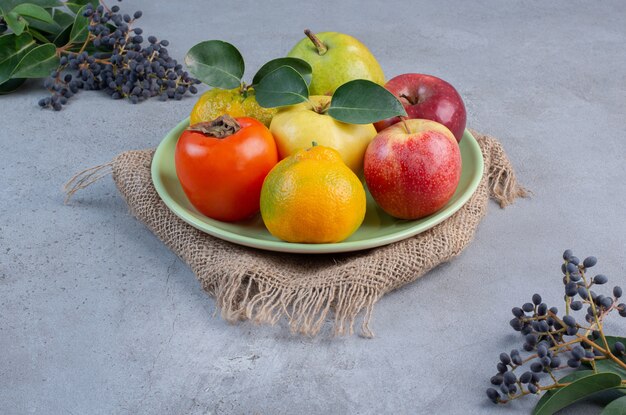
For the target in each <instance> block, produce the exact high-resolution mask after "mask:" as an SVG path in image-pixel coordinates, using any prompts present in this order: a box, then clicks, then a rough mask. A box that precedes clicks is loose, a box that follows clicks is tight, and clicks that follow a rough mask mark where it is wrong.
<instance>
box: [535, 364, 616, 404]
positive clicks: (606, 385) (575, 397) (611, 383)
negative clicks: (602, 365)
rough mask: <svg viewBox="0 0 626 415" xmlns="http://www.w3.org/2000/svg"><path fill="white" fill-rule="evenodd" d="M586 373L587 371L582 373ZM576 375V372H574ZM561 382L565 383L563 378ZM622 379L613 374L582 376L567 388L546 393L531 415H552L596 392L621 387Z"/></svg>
mask: <svg viewBox="0 0 626 415" xmlns="http://www.w3.org/2000/svg"><path fill="white" fill-rule="evenodd" d="M584 372H587V371H584ZM575 373H578V372H575ZM562 381H564V382H567V380H565V378H563V379H562ZM621 382H622V379H621V378H620V377H619V376H618V375H616V374H615V373H597V374H594V373H593V372H591V374H589V375H587V376H582V377H580V378H578V379H576V380H573V381H571V383H570V384H569V385H568V386H564V387H562V388H558V389H554V390H550V391H548V392H546V393H545V394H544V395H543V396H542V397H541V399H540V400H539V402H537V406H535V409H534V410H533V415H552V414H554V413H555V412H556V411H559V410H561V409H563V408H565V407H567V406H569V405H571V404H573V403H574V402H577V401H579V400H581V399H583V398H586V397H588V396H590V395H593V394H594V393H596V392H600V391H605V390H609V389H613V388H615V387H618V386H620V385H621Z"/></svg>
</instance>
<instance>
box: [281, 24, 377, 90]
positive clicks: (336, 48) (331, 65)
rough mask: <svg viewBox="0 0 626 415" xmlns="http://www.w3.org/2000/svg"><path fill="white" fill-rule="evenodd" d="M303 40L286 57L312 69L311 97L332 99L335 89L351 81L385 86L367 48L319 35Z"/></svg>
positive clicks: (353, 41)
mask: <svg viewBox="0 0 626 415" xmlns="http://www.w3.org/2000/svg"><path fill="white" fill-rule="evenodd" d="M304 34H305V35H306V36H307V37H305V38H304V39H302V40H301V41H300V42H298V43H297V44H296V46H294V47H293V49H291V51H290V52H289V54H288V55H287V56H289V57H292V58H300V59H302V60H304V61H306V62H307V63H308V64H309V65H311V68H312V69H313V78H312V80H311V85H310V87H309V92H310V94H311V95H332V93H333V92H335V89H337V88H338V87H340V86H341V85H343V84H345V83H346V82H348V81H352V80H354V79H367V80H369V81H372V82H375V83H377V84H379V85H384V84H385V75H384V74H383V70H382V68H381V67H380V65H379V64H378V61H376V58H374V55H372V53H371V52H370V51H369V49H367V47H366V46H365V45H364V44H363V43H361V42H359V41H358V40H357V39H355V38H353V37H352V36H349V35H346V34H343V33H337V32H323V33H318V34H317V35H315V34H314V33H312V32H311V31H310V30H308V29H307V30H305V31H304Z"/></svg>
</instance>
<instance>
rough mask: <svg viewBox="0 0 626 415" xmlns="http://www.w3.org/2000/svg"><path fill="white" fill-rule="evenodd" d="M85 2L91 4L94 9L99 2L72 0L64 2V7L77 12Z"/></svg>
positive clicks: (93, 0)
mask: <svg viewBox="0 0 626 415" xmlns="http://www.w3.org/2000/svg"><path fill="white" fill-rule="evenodd" d="M87 4H91V5H92V6H93V8H94V9H95V8H96V7H98V5H99V4H100V2H99V1H98V0H72V1H68V2H66V3H65V7H67V8H68V9H70V10H71V11H72V12H74V13H78V11H79V10H80V9H81V8H82V7H83V6H86V5H87Z"/></svg>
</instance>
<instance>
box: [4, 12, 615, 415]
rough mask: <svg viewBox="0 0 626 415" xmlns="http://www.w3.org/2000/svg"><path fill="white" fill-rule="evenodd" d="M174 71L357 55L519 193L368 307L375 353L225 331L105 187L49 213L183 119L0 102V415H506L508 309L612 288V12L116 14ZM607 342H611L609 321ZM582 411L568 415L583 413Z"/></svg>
mask: <svg viewBox="0 0 626 415" xmlns="http://www.w3.org/2000/svg"><path fill="white" fill-rule="evenodd" d="M122 7H123V8H124V9H125V10H127V11H130V12H132V11H134V10H135V9H142V10H143V11H144V17H143V18H142V20H141V22H142V27H143V28H144V30H145V32H146V34H151V33H153V34H157V35H158V36H159V37H162V38H166V39H169V40H170V42H171V46H170V48H169V49H170V51H171V54H172V55H173V56H176V57H179V58H182V57H183V55H184V53H185V52H186V50H187V49H188V48H189V47H191V46H192V45H194V44H195V43H197V42H199V41H201V40H206V39H224V40H227V41H229V42H231V43H233V44H235V45H237V47H238V48H239V49H240V50H241V51H242V53H243V55H244V57H245V59H246V62H247V68H248V70H247V72H246V76H247V77H248V78H250V77H251V76H252V74H253V72H254V70H255V69H256V68H258V67H259V65H260V64H262V63H263V62H265V61H266V60H268V59H270V58H274V57H278V56H281V55H283V54H285V53H286V52H287V51H288V50H289V49H290V47H291V46H292V45H293V44H294V43H295V42H296V41H297V40H298V39H300V38H301V33H302V29H304V28H305V27H310V28H311V29H313V30H315V31H327V30H330V31H340V32H346V33H349V34H352V35H354V36H356V37H358V38H359V39H361V40H362V41H363V42H364V43H365V44H367V45H368V46H369V47H370V49H371V50H372V51H373V52H374V54H375V55H376V56H377V57H378V59H379V61H380V63H381V64H382V66H383V69H384V70H385V72H386V74H387V76H388V77H392V76H394V75H397V74H400V73H405V72H425V73H431V74H434V75H438V76H440V77H442V78H444V79H446V80H448V81H449V82H450V83H452V84H453V85H455V86H456V87H457V88H458V90H459V92H460V93H461V95H462V96H463V97H464V99H465V102H466V105H467V109H468V118H469V125H470V126H471V127H473V128H475V129H478V130H480V131H483V132H488V133H490V134H493V135H495V136H497V137H499V138H500V139H501V141H502V142H503V144H504V146H505V148H506V150H507V151H508V154H509V156H510V158H511V159H512V161H513V163H514V165H515V166H516V168H517V172H518V175H519V178H520V180H521V181H522V182H523V183H524V184H525V185H527V186H528V187H529V188H530V189H532V190H533V192H534V197H533V198H532V199H529V200H521V201H519V202H518V203H516V204H515V205H514V206H512V207H510V208H508V209H506V210H500V209H499V208H498V206H497V205H495V204H494V203H491V204H490V206H489V214H488V215H487V217H486V218H485V220H484V221H483V223H482V224H481V225H480V228H479V230H478V233H477V235H476V239H475V241H474V242H473V243H472V244H471V245H470V246H469V247H468V249H467V250H466V251H465V252H464V253H463V254H462V255H460V256H459V257H458V258H457V259H455V260H454V261H452V262H451V263H448V264H445V265H442V266H440V267H438V268H437V269H435V270H434V271H433V272H431V273H430V274H429V275H427V276H425V277H424V278H422V279H420V280H419V281H417V282H416V283H413V284H411V285H409V286H406V287H404V288H402V289H400V290H398V291H396V292H394V293H391V294H390V295H387V296H385V297H384V298H383V299H382V300H381V301H380V302H379V303H378V304H377V306H376V309H375V316H374V320H373V322H372V328H373V329H374V330H375V332H376V337H375V338H374V339H371V340H366V339H362V338H359V337H358V336H354V337H346V338H329V337H328V336H320V337H318V338H314V339H310V338H301V337H295V336H292V335H290V334H289V332H288V330H287V328H286V327H285V326H284V325H279V326H278V327H273V328H270V327H256V326H252V325H250V324H245V323H244V324H240V325H237V326H231V325H229V324H227V323H225V322H224V321H222V320H221V319H220V318H219V317H216V316H214V309H215V303H214V301H213V300H212V299H211V298H210V297H208V296H207V295H205V294H204V293H203V292H202V290H201V288H200V286H199V284H198V282H197V281H196V279H195V278H194V276H193V274H192V273H191V271H190V270H189V269H188V268H187V266H185V264H183V263H182V262H181V261H180V260H179V259H178V258H177V257H176V256H175V255H174V254H172V253H171V252H170V251H169V250H168V249H167V248H166V247H165V246H163V245H162V244H161V243H160V242H159V241H158V240H157V239H156V238H155V237H154V236H153V235H152V234H151V233H150V232H149V231H148V230H147V229H146V228H145V227H144V226H143V225H141V224H140V223H138V222H137V221H136V220H135V219H134V218H133V217H132V216H131V215H130V214H129V212H128V210H127V207H126V205H125V204H124V202H123V201H122V200H121V198H120V196H119V195H118V194H117V192H116V189H115V187H114V185H113V183H112V181H111V180H110V178H107V179H105V180H102V181H100V182H98V183H97V184H94V185H93V186H91V187H90V188H88V189H86V190H85V191H83V192H81V193H80V194H78V195H77V197H76V198H75V200H74V202H73V203H72V204H70V205H64V204H63V194H62V192H61V190H60V188H61V185H62V184H63V182H64V181H65V180H66V179H67V178H69V177H70V176H71V175H72V174H73V173H75V172H76V171H78V170H81V169H83V168H85V167H89V166H92V165H96V164H100V163H104V162H107V161H109V160H111V159H112V158H113V157H114V156H115V155H116V154H118V153H120V152H122V151H124V150H129V149H142V148H149V147H154V146H156V145H157V144H158V143H159V141H160V139H161V138H162V137H163V136H164V135H165V133H166V132H167V131H168V130H169V129H170V128H171V127H172V126H174V125H175V124H176V123H177V122H178V121H179V120H180V119H182V118H184V117H185V116H186V115H187V114H188V113H189V111H190V109H191V107H192V106H193V104H194V99H192V98H188V99H185V100H183V101H181V102H165V103H162V102H159V101H157V100H152V101H150V102H146V103H143V104H141V105H136V106H133V105H130V104H126V103H124V102H117V101H112V100H109V99H107V98H106V97H105V96H102V95H100V94H98V93H93V92H84V93H81V94H80V95H79V96H77V97H76V99H74V100H72V103H71V105H69V106H68V107H67V108H66V109H65V110H64V111H62V112H60V113H54V112H51V111H42V110H40V109H39V108H38V107H37V106H36V101H37V99H38V98H39V97H40V96H41V94H42V90H41V83H40V82H30V83H28V84H27V85H26V86H25V87H24V88H23V89H22V90H21V91H20V92H18V93H15V94H13V95H10V96H3V97H0V413H2V414H11V415H12V414H30V413H32V414H157V413H158V414H161V413H162V414H296V413H298V414H329V413H337V414H381V413H394V414H417V413H419V414H421V413H424V414H506V413H510V414H514V413H520V414H521V413H528V412H529V411H530V409H531V408H532V406H533V405H534V403H535V401H536V399H534V398H532V397H530V398H527V399H524V400H521V401H519V402H516V403H514V404H512V405H510V406H509V407H508V408H499V407H496V406H493V405H492V404H491V403H489V402H487V400H486V399H485V395H484V390H485V388H486V387H488V380H489V377H490V376H491V375H492V374H493V373H494V372H495V364H496V362H497V356H498V354H499V353H500V352H501V351H505V350H507V351H508V350H510V349H511V348H513V347H516V346H517V347H519V346H520V345H521V342H520V339H519V337H518V336H516V335H514V333H513V332H512V331H511V330H510V329H509V327H508V321H509V319H510V317H511V316H510V309H511V307H512V306H513V305H520V304H521V303H523V302H526V301H527V300H528V299H529V298H530V296H531V295H532V294H533V293H534V292H536V291H539V292H541V293H542V294H543V295H544V298H545V299H546V300H547V301H548V302H549V303H551V304H558V305H560V302H561V300H560V299H559V297H560V296H561V291H560V290H561V281H560V276H559V266H560V255H561V252H562V251H563V249H565V248H573V249H574V250H575V252H576V253H578V254H579V256H581V257H584V256H586V255H591V254H593V255H596V256H597V257H598V258H599V265H598V270H599V271H601V272H603V273H606V274H607V275H609V276H610V277H611V278H612V281H611V282H612V283H621V284H624V283H625V282H626V277H625V275H626V265H624V264H625V263H626V250H625V249H624V247H625V246H626V223H625V221H624V213H626V211H625V210H626V208H625V206H626V144H625V143H626V141H625V137H626V127H625V124H624V123H625V114H626V70H625V68H626V49H625V48H624V45H625V44H626V6H625V3H623V2H621V1H617V0H615V1H602V2H587V1H551V2H542V1H512V2H500V1H496V0H492V1H480V2H477V3H475V4H472V3H471V2H464V1H461V0H451V1H441V2H435V1H431V2H424V1H419V2H409V1H399V0H390V1H386V2H384V3H378V2H373V1H355V0H351V1H326V0H320V1H317V2H307V3H304V2H277V1H264V2H261V1H232V2H223V1H220V2H216V1H200V0H190V1H185V2H174V1H169V2H164V1H147V0H141V1H139V0H137V1H134V0H127V1H124V2H123V3H122ZM607 329H608V330H611V331H614V332H620V331H621V333H622V334H623V333H624V332H625V331H626V320H623V319H622V320H619V319H613V320H612V321H611V322H610V323H609V324H608V325H607ZM598 412H599V408H598V407H597V406H594V405H592V404H587V405H584V406H578V407H577V409H572V410H568V411H566V413H585V414H591V413H598Z"/></svg>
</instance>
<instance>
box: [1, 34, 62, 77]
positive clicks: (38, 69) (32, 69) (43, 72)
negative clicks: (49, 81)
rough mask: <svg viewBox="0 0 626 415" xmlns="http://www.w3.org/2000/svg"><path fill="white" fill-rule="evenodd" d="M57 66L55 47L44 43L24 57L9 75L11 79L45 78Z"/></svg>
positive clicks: (57, 59)
mask: <svg viewBox="0 0 626 415" xmlns="http://www.w3.org/2000/svg"><path fill="white" fill-rule="evenodd" d="M58 66H59V57H58V56H57V48H56V46H55V45H54V44H52V43H46V44H44V45H39V46H37V47H36V48H34V49H32V50H31V51H30V52H28V53H27V54H26V55H24V57H23V58H22V60H20V62H19V63H18V64H17V66H16V67H15V69H14V70H13V72H12V73H11V78H45V77H46V76H49V75H50V72H52V71H53V70H54V69H55V68H57V67H58Z"/></svg>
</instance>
